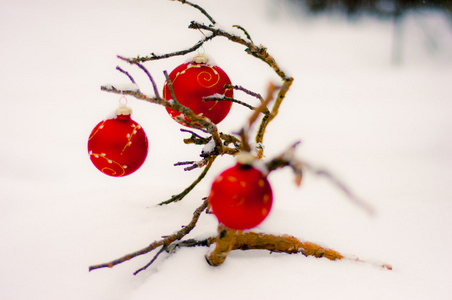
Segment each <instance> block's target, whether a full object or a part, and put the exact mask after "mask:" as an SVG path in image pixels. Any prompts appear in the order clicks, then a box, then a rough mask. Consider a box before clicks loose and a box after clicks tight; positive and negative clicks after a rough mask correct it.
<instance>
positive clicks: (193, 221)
mask: <svg viewBox="0 0 452 300" xmlns="http://www.w3.org/2000/svg"><path fill="white" fill-rule="evenodd" d="M207 205H208V201H207V198H204V199H203V203H202V204H201V206H199V207H198V208H197V209H196V210H195V211H194V212H193V217H192V219H191V221H190V223H188V224H187V225H186V226H184V227H182V229H180V230H179V231H176V232H175V233H173V234H171V235H169V236H166V237H164V238H163V239H161V240H156V241H154V242H152V243H151V244H150V245H149V246H147V247H145V248H143V249H141V250H138V251H135V252H132V253H129V254H127V255H124V256H123V257H120V258H118V259H115V260H112V261H110V262H107V263H103V264H99V265H93V266H90V267H89V270H90V271H93V270H96V269H101V268H112V267H114V266H116V265H118V264H121V263H123V262H125V261H128V260H130V259H132V258H134V257H137V256H140V255H143V254H146V253H149V252H151V251H152V250H154V249H156V248H158V247H160V246H168V245H170V244H171V243H173V242H175V241H178V240H180V239H182V238H183V237H184V236H186V235H187V234H189V233H190V231H192V229H193V228H195V226H196V223H197V222H198V219H199V217H200V215H201V213H202V212H203V211H204V210H206V208H207Z"/></svg>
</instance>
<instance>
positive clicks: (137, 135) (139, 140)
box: [88, 106, 148, 177]
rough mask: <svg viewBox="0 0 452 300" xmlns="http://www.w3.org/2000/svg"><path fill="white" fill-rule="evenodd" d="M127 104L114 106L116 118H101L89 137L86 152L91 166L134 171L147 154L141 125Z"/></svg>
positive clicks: (109, 170)
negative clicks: (133, 116) (134, 118)
mask: <svg viewBox="0 0 452 300" xmlns="http://www.w3.org/2000/svg"><path fill="white" fill-rule="evenodd" d="M131 112H132V110H131V109H130V108H129V107H127V106H122V107H119V108H118V109H117V110H116V118H113V119H108V120H105V121H102V122H100V123H99V124H97V126H96V127H94V129H93V131H92V132H91V134H90V136H89V140H88V153H89V156H90V159H91V161H92V163H93V164H94V166H95V167H96V168H97V169H99V171H101V172H102V173H104V174H107V175H110V176H114V177H121V176H126V175H129V174H132V173H133V172H135V171H136V170H137V169H138V168H139V167H140V166H141V165H142V164H143V163H144V160H145V159H146V156H147V154H148V139H147V137H146V133H145V132H144V130H143V128H142V127H141V126H140V125H139V124H138V123H137V122H135V121H134V120H132V118H131V116H130V115H131Z"/></svg>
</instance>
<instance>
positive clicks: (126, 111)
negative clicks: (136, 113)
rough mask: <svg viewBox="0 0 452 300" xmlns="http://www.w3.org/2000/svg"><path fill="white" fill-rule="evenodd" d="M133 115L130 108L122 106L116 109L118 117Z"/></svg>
mask: <svg viewBox="0 0 452 300" xmlns="http://www.w3.org/2000/svg"><path fill="white" fill-rule="evenodd" d="M131 114H132V109H131V108H130V107H128V106H125V105H124V106H120V107H118V108H117V109H116V115H117V116H121V115H122V116H128V115H131Z"/></svg>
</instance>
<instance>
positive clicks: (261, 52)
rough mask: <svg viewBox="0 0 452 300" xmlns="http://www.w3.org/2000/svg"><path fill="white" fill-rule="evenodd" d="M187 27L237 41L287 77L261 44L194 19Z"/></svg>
mask: <svg viewBox="0 0 452 300" xmlns="http://www.w3.org/2000/svg"><path fill="white" fill-rule="evenodd" d="M188 28H191V29H204V30H206V31H210V32H212V34H213V36H223V37H225V38H227V39H228V40H230V41H232V42H234V43H239V44H241V45H244V46H246V47H247V49H245V51H246V52H247V53H248V54H251V55H252V56H254V57H256V58H259V59H260V60H262V61H263V62H265V63H267V64H268V65H269V66H270V67H272V68H273V70H274V71H275V72H276V74H278V76H279V77H281V79H283V80H286V79H287V76H286V74H285V73H284V72H283V71H282V70H281V68H280V67H279V66H278V64H277V63H276V61H275V59H274V58H273V57H272V56H271V55H270V54H268V52H267V48H265V47H263V46H256V45H255V44H254V43H253V42H251V41H246V40H244V39H242V38H241V37H239V36H236V35H233V34H230V33H229V32H226V31H224V30H222V29H219V28H213V27H210V26H207V25H204V24H201V23H197V22H195V21H192V22H191V23H190V26H188Z"/></svg>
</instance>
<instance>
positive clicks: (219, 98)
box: [202, 96, 256, 110]
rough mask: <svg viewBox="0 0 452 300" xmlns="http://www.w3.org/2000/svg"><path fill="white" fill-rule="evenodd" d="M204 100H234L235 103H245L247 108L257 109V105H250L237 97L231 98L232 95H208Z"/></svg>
mask: <svg viewBox="0 0 452 300" xmlns="http://www.w3.org/2000/svg"><path fill="white" fill-rule="evenodd" d="M202 100H203V101H230V102H234V103H237V104H240V105H243V106H245V107H247V108H249V109H251V110H254V109H256V108H255V107H253V106H251V105H249V104H247V103H245V102H242V101H240V100H237V99H234V98H230V97H216V96H208V97H204V98H202Z"/></svg>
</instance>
